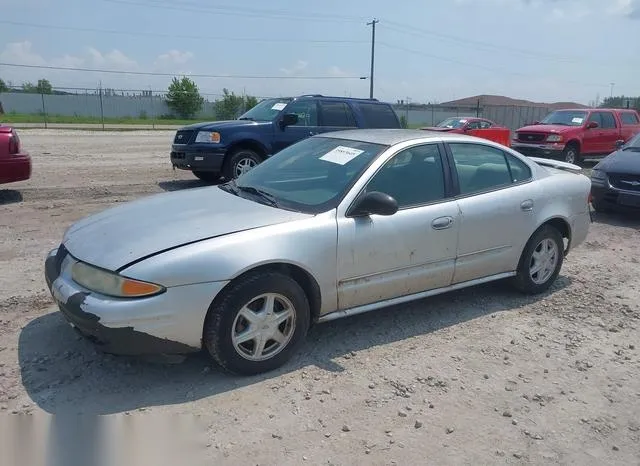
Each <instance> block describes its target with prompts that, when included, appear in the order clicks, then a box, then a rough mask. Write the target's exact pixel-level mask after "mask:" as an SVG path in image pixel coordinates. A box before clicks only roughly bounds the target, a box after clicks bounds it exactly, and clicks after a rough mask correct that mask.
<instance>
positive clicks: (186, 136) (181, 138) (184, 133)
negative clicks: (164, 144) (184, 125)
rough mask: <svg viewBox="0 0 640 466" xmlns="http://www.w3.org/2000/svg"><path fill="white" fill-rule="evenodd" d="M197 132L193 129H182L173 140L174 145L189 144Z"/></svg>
mask: <svg viewBox="0 0 640 466" xmlns="http://www.w3.org/2000/svg"><path fill="white" fill-rule="evenodd" d="M193 133H195V131H193V130H191V129H182V130H180V131H178V132H177V133H176V137H175V138H174V139H173V143H174V144H189V143H190V142H191V138H192V137H193Z"/></svg>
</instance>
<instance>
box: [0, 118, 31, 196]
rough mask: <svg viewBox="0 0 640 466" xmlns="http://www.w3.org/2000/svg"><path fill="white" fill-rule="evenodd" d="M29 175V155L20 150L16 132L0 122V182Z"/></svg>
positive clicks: (12, 180) (7, 181) (25, 177)
mask: <svg viewBox="0 0 640 466" xmlns="http://www.w3.org/2000/svg"><path fill="white" fill-rule="evenodd" d="M30 177H31V157H29V154H27V153H26V152H23V151H22V147H21V145H20V138H19V137H18V133H17V132H16V130H15V129H13V128H12V127H11V126H4V125H2V124H0V184H3V183H13V182H14V181H23V180H28V179H29V178H30Z"/></svg>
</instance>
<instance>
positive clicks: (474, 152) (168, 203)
mask: <svg viewBox="0 0 640 466" xmlns="http://www.w3.org/2000/svg"><path fill="white" fill-rule="evenodd" d="M544 164H546V165H548V166H543V165H544ZM553 166H555V168H554V167H553ZM579 170H580V169H579V167H576V166H574V165H569V164H566V163H562V162H554V161H545V160H537V159H536V160H534V159H529V158H526V157H524V156H522V155H521V154H519V153H517V152H515V151H513V150H511V149H509V148H506V147H504V146H501V145H499V144H496V143H493V142H491V141H488V140H485V139H478V138H474V137H470V136H464V135H454V134H441V133H429V132H425V131H411V130H353V131H340V132H336V133H326V134H323V135H321V136H315V137H312V138H309V139H306V140H303V141H301V142H299V143H297V144H295V145H293V146H291V147H289V148H287V149H285V150H283V151H282V152H280V153H278V154H277V155H275V156H273V157H271V158H270V159H268V160H267V161H265V162H264V163H262V164H260V165H258V166H257V167H256V168H254V169H253V170H251V171H250V172H248V173H246V174H244V175H242V176H241V177H240V178H238V179H237V180H235V181H231V182H229V183H226V184H223V185H220V186H211V187H204V188H197V189H191V190H186V191H182V192H173V193H165V194H160V195H155V196H151V197H148V198H145V199H141V200H138V201H135V202H131V203H128V204H125V205H121V206H118V207H115V208H111V209H108V210H106V211H104V212H101V213H98V214H96V215H93V216H90V217H88V218H86V219H83V220H81V221H79V222H78V223H76V224H75V225H73V226H71V227H70V228H69V230H68V231H67V232H66V233H65V235H64V238H63V241H62V244H61V245H60V246H59V247H58V248H57V249H56V250H54V251H51V252H50V254H49V255H48V257H47V259H46V264H45V275H46V278H47V283H48V285H49V288H50V289H51V293H52V296H53V298H54V300H55V301H56V303H57V304H58V306H59V308H60V310H61V312H62V313H63V315H64V316H65V317H66V319H67V320H68V322H69V323H70V324H71V325H72V326H73V327H75V328H76V329H77V330H78V331H79V332H80V333H82V334H83V335H85V336H87V337H89V338H90V339H92V340H93V341H95V342H96V343H97V344H98V345H100V346H101V347H102V348H103V349H104V350H105V351H107V352H111V353H119V354H129V355H142V354H150V353H173V354H184V353H189V352H195V351H200V350H202V349H203V348H204V349H206V350H207V351H208V353H209V354H210V355H211V357H212V358H213V359H214V360H215V361H217V362H218V363H219V364H220V365H221V366H222V367H223V368H225V369H227V370H228V371H230V372H233V373H237V374H256V373H260V372H265V371H269V370H272V369H275V368H277V367H279V366H281V365H282V364H284V363H285V362H286V361H287V360H288V359H289V358H290V357H291V356H292V354H293V353H294V352H295V351H296V349H297V348H298V347H299V346H300V345H301V344H302V342H303V340H304V339H305V336H306V334H307V330H308V328H309V326H310V325H311V324H312V323H313V322H323V321H328V320H332V319H336V318H339V317H344V316H349V315H353V314H358V313H362V312H366V311H370V310H373V309H378V308H381V307H384V306H388V305H391V304H399V303H404V302H407V301H410V300H414V299H418V298H425V297H428V296H431V295H435V294H438V293H443V292H447V291H452V290H456V289H460V288H465V287H468V286H473V285H477V284H480V283H485V282H489V281H492V280H499V279H506V278H508V279H511V280H512V282H513V284H514V285H515V286H516V287H517V288H518V289H519V290H521V291H523V292H525V293H541V292H543V291H545V290H547V289H548V288H549V287H550V286H551V284H552V283H553V282H554V280H555V279H556V277H557V276H558V274H559V272H560V268H561V266H562V263H563V258H564V257H565V255H566V254H567V253H568V252H569V250H570V249H571V248H574V247H575V246H577V245H578V244H580V243H582V242H583V241H584V240H585V237H586V236H587V232H588V228H589V223H590V214H589V207H588V197H589V190H590V181H589V179H588V178H587V177H585V176H583V175H581V174H580V173H576V172H579Z"/></svg>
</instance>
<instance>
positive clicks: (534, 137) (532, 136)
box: [516, 133, 547, 142]
mask: <svg viewBox="0 0 640 466" xmlns="http://www.w3.org/2000/svg"><path fill="white" fill-rule="evenodd" d="M516 137H517V138H518V141H522V142H542V141H544V140H545V139H546V137H547V135H546V134H540V133H517V134H516Z"/></svg>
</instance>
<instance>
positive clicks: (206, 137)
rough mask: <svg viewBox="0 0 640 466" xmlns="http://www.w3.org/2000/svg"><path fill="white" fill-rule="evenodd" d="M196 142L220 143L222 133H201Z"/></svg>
mask: <svg viewBox="0 0 640 466" xmlns="http://www.w3.org/2000/svg"><path fill="white" fill-rule="evenodd" d="M196 142H213V143H216V144H217V143H219V142H220V133H218V132H216V131H199V132H198V135H197V136H196Z"/></svg>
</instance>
